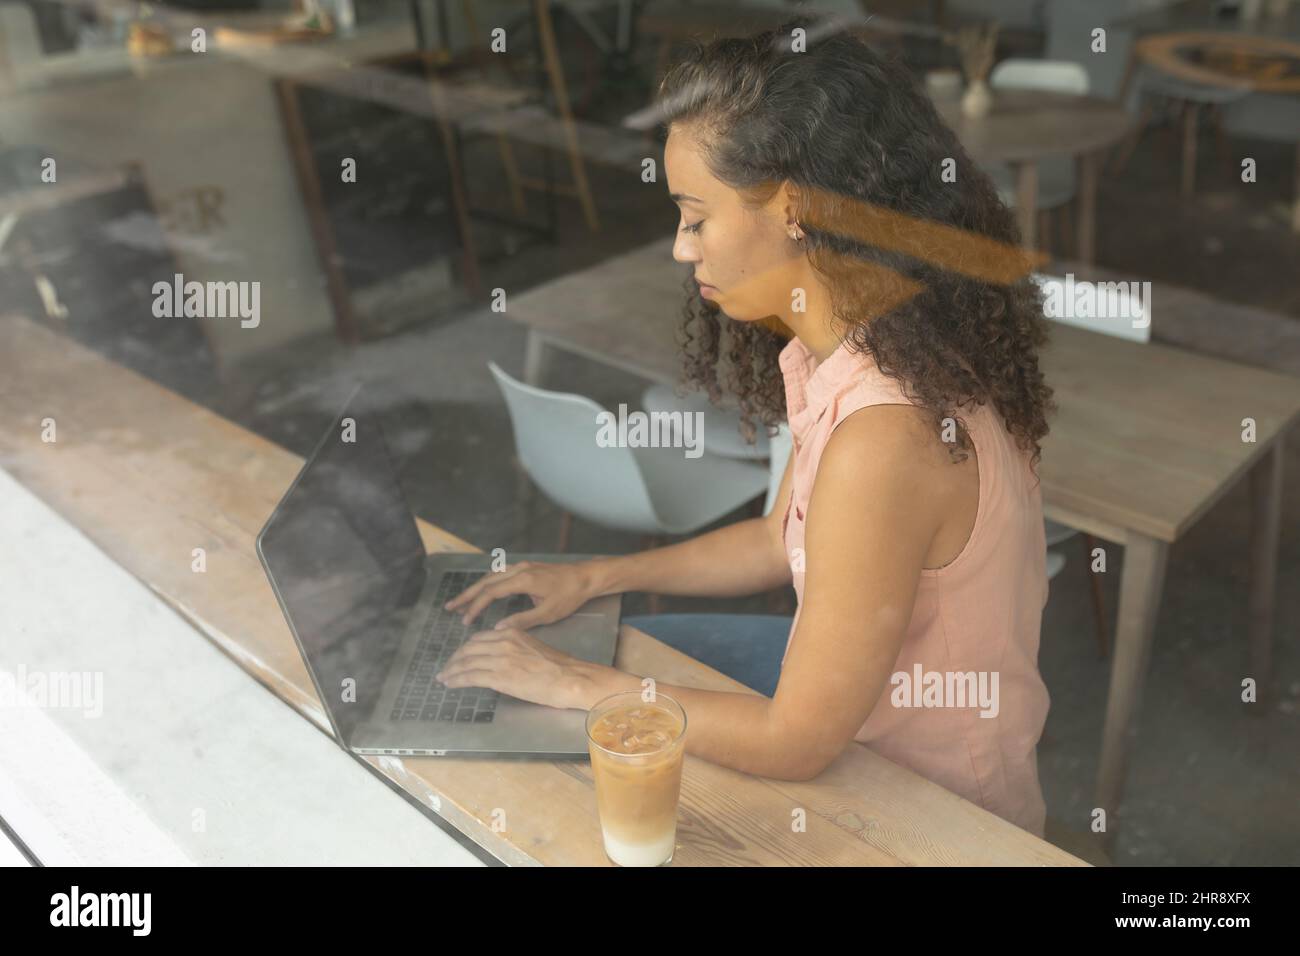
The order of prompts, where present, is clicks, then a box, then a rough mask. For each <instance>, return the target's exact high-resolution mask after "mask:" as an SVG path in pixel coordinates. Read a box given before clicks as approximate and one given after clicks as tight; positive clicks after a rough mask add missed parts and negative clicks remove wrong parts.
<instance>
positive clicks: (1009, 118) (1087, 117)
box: [934, 90, 1133, 262]
mask: <svg viewBox="0 0 1300 956" xmlns="http://www.w3.org/2000/svg"><path fill="white" fill-rule="evenodd" d="M934 105H935V108H936V109H938V111H939V115H940V116H942V117H943V119H944V122H946V123H947V124H948V125H949V126H951V127H952V129H953V131H954V132H955V133H956V134H957V137H958V139H960V140H961V144H962V146H963V147H965V149H966V151H967V152H968V153H970V155H971V157H972V158H973V159H974V160H975V161H976V162H979V163H1007V164H1008V165H1010V166H1011V168H1012V170H1013V171H1014V173H1015V176H1016V217H1017V219H1018V220H1019V222H1020V238H1021V241H1022V242H1023V243H1024V245H1025V246H1027V247H1028V248H1030V249H1033V248H1036V246H1037V244H1038V219H1037V213H1038V162H1039V161H1040V160H1043V159H1048V158H1050V157H1053V156H1073V157H1075V163H1076V165H1077V167H1078V212H1079V221H1078V223H1077V225H1076V227H1075V228H1076V242H1077V246H1078V248H1077V250H1076V253H1075V255H1076V257H1077V258H1078V259H1079V260H1080V261H1082V262H1092V261H1093V259H1094V258H1095V255H1096V245H1097V227H1096V222H1097V218H1096V217H1097V177H1098V175H1099V172H1100V169H1101V160H1102V157H1103V155H1104V154H1105V152H1106V151H1107V150H1108V149H1110V148H1111V147H1112V146H1114V145H1115V144H1116V143H1118V142H1119V141H1120V140H1121V139H1123V138H1124V136H1125V135H1126V134H1127V133H1128V131H1129V129H1130V127H1131V126H1132V125H1133V118H1132V117H1131V116H1130V115H1129V114H1128V112H1127V111H1126V110H1125V109H1124V108H1123V107H1122V106H1120V105H1119V104H1118V103H1113V102H1111V101H1110V100H1103V99H1098V98H1097V97H1095V96H1075V95H1072V94H1069V93H1052V92H1048V91H1045V90H994V91H993V109H992V110H991V111H990V112H989V114H988V115H987V116H984V117H981V118H979V119H972V118H971V117H969V116H964V115H963V114H962V111H961V100H960V99H959V98H955V97H936V98H935V100H934Z"/></svg>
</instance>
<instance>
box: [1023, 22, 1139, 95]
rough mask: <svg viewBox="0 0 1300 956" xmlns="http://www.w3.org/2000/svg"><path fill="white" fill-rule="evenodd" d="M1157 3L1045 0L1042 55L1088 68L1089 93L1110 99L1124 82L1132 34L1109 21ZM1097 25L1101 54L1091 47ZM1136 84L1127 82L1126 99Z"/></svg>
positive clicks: (1135, 90) (1134, 89) (1131, 93)
mask: <svg viewBox="0 0 1300 956" xmlns="http://www.w3.org/2000/svg"><path fill="white" fill-rule="evenodd" d="M1157 5H1158V0H1156V2H1152V0H1047V8H1046V20H1047V46H1046V49H1045V50H1044V51H1043V56H1044V57H1045V58H1047V59H1049V60H1070V61H1073V62H1075V63H1078V64H1080V65H1081V66H1082V67H1083V68H1084V69H1085V70H1087V71H1088V86H1089V92H1091V93H1092V95H1093V96H1100V97H1101V98H1102V99H1107V100H1113V99H1115V98H1116V97H1117V96H1119V93H1120V85H1121V84H1122V83H1123V82H1124V71H1125V68H1126V67H1127V66H1128V61H1129V54H1130V53H1131V52H1132V48H1133V33H1132V31H1129V30H1125V29H1121V28H1118V27H1112V26H1110V23H1111V21H1112V20H1117V19H1120V18H1122V17H1126V16H1129V15H1131V14H1134V13H1140V12H1142V9H1143V7H1146V8H1150V7H1152V6H1157ZM1099 27H1100V28H1102V29H1104V30H1105V31H1106V52H1105V53H1101V52H1094V49H1093V31H1094V30H1096V29H1097V28H1099ZM1137 85H1138V84H1136V83H1131V84H1130V88H1129V98H1130V99H1133V98H1135V94H1136V92H1137ZM1126 105H1127V104H1126Z"/></svg>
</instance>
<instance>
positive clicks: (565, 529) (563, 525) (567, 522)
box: [555, 511, 573, 554]
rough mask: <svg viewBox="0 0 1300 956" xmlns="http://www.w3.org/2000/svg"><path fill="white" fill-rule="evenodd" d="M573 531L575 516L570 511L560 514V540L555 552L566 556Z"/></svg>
mask: <svg viewBox="0 0 1300 956" xmlns="http://www.w3.org/2000/svg"><path fill="white" fill-rule="evenodd" d="M572 531H573V515H572V514H570V513H569V512H568V511H561V512H560V540H559V541H558V542H556V545H555V550H556V551H558V552H559V553H560V554H564V553H565V552H566V551H568V550H569V535H570V534H571V533H572Z"/></svg>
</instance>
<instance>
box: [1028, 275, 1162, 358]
mask: <svg viewBox="0 0 1300 956" xmlns="http://www.w3.org/2000/svg"><path fill="white" fill-rule="evenodd" d="M1033 279H1034V281H1035V282H1037V283H1038V285H1039V288H1041V289H1042V290H1043V312H1044V314H1045V315H1046V316H1047V318H1048V319H1050V320H1052V321H1053V322H1061V323H1063V324H1065V325H1074V326H1078V327H1079V328H1081V329H1088V330H1089V331H1091V332H1100V333H1102V334H1103V335H1113V336H1115V337H1116V338H1121V339H1128V340H1129V341H1131V342H1149V341H1151V295H1150V293H1151V284H1150V283H1149V282H1091V281H1085V280H1083V279H1075V278H1074V277H1073V276H1072V275H1069V276H1049V275H1043V274H1042V273H1038V272H1035V273H1034V274H1033ZM1088 286H1091V288H1090V289H1089V288H1086V287H1088ZM1134 286H1136V288H1133V287H1134ZM1134 292H1136V293H1137V294H1136V295H1134Z"/></svg>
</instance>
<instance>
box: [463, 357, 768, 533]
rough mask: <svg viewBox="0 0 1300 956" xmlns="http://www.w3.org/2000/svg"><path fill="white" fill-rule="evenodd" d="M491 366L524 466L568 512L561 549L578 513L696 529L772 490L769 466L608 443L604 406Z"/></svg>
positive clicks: (647, 529) (607, 522) (615, 521)
mask: <svg viewBox="0 0 1300 956" xmlns="http://www.w3.org/2000/svg"><path fill="white" fill-rule="evenodd" d="M488 368H489V369H491V371H492V375H493V377H494V378H495V379H496V381H497V385H498V386H499V387H500V388H501V393H502V395H503V396H504V397H505V400H506V407H507V408H508V410H509V412H510V421H511V424H512V425H513V426H514V432H515V449H516V452H517V454H518V456H519V462H520V464H521V466H522V467H523V469H524V471H525V472H526V473H527V474H528V476H529V478H531V479H532V481H533V482H534V483H535V484H536V485H537V487H538V488H539V489H541V491H542V493H543V494H544V495H545V496H546V497H547V498H548V499H549V500H550V501H551V502H552V503H553V504H555V506H556V507H558V508H559V509H560V510H561V511H562V513H563V515H564V521H563V524H562V529H561V542H560V545H561V546H560V550H561V551H563V550H564V549H565V547H566V546H567V537H568V530H567V529H568V526H569V522H570V519H571V516H572V515H577V516H578V517H579V518H582V519H583V520H585V521H589V522H591V523H592V524H596V525H600V526H601V527H605V528H611V529H613V530H616V531H625V532H637V533H641V534H646V535H652V536H657V535H683V534H691V533H693V532H696V531H699V530H700V529H701V528H703V527H705V526H706V525H708V524H711V523H712V522H714V521H717V520H718V519H719V518H721V517H723V516H724V515H726V514H728V513H729V512H731V511H734V510H735V509H737V508H739V507H740V506H741V505H744V504H745V503H746V502H749V501H752V500H754V499H755V498H757V497H759V496H760V495H762V494H763V493H764V491H765V490H766V489H767V486H768V483H769V482H768V471H767V469H766V468H764V467H762V466H760V465H756V464H752V463H749V462H743V461H736V460H733V459H727V458H719V457H716V456H713V455H709V454H707V453H706V454H704V455H702V456H701V457H698V458H687V457H686V456H685V454H684V449H682V448H680V447H677V448H629V447H602V446H601V445H600V444H598V441H597V437H598V433H599V430H600V418H599V417H598V416H599V415H600V414H601V413H602V412H604V411H605V409H603V408H601V406H600V405H599V404H597V403H596V402H594V401H592V400H591V399H589V398H586V397H584V396H581V395H570V394H564V393H561V392H550V391H546V390H544V389H540V388H535V387H533V386H531V385H526V384H524V383H523V382H520V381H518V380H517V379H515V378H512V377H511V376H510V375H508V374H506V373H505V372H504V371H502V370H501V368H500V367H499V366H497V364H496V363H495V362H489V363H488Z"/></svg>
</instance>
